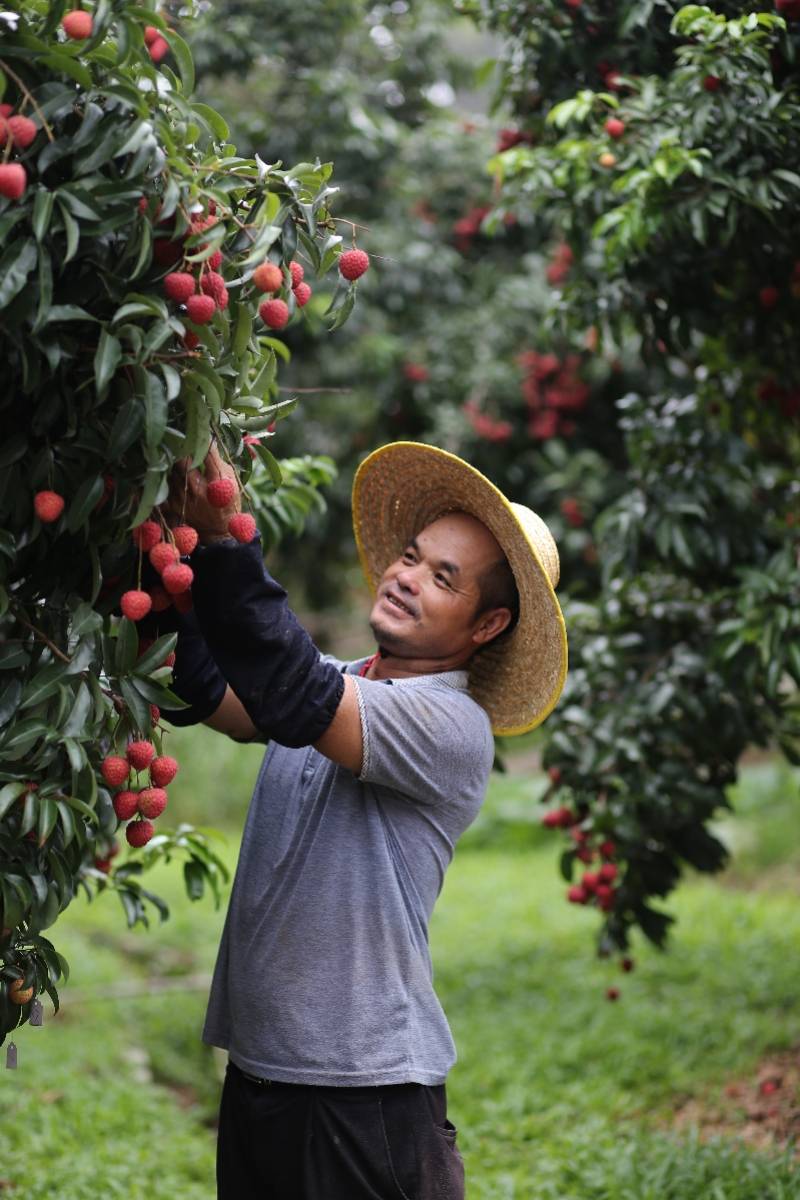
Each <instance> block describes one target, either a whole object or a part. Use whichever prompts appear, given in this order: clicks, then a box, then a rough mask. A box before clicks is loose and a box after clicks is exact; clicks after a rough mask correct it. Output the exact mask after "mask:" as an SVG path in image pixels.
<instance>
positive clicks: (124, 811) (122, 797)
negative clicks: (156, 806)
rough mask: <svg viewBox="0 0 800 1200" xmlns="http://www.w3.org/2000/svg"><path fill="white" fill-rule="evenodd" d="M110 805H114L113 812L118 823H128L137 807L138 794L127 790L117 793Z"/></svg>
mask: <svg viewBox="0 0 800 1200" xmlns="http://www.w3.org/2000/svg"><path fill="white" fill-rule="evenodd" d="M111 803H112V804H113V805H114V812H115V813H116V814H117V817H118V818H119V820H120V821H130V819H131V817H132V816H133V814H134V813H135V812H136V810H137V809H138V807H139V793H138V792H131V791H129V790H127V789H126V790H125V791H124V792H117V794H116V796H115V797H114V799H113V800H112V801H111Z"/></svg>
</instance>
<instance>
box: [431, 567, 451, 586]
mask: <svg viewBox="0 0 800 1200" xmlns="http://www.w3.org/2000/svg"><path fill="white" fill-rule="evenodd" d="M434 579H438V581H439V583H444V584H446V585H447V587H450V580H449V579H448V578H447V576H446V575H443V574H442V572H441V571H437V572H436V574H435V575H434Z"/></svg>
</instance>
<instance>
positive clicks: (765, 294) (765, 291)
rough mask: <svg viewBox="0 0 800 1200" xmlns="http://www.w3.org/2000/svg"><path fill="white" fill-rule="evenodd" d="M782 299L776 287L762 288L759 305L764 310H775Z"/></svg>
mask: <svg viewBox="0 0 800 1200" xmlns="http://www.w3.org/2000/svg"><path fill="white" fill-rule="evenodd" d="M780 297H781V294H780V292H779V291H778V289H777V288H776V287H772V285H768V286H767V287H762V288H761V289H760V290H759V293H758V303H759V304H760V305H761V307H762V308H766V309H770V308H774V307H775V305H776V304H777V303H778V301H779V300H780Z"/></svg>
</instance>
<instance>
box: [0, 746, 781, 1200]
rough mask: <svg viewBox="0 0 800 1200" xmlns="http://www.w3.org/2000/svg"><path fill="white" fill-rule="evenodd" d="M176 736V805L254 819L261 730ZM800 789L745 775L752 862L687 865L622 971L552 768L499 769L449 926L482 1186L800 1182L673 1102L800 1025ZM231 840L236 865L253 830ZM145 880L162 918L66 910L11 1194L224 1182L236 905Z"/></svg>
mask: <svg viewBox="0 0 800 1200" xmlns="http://www.w3.org/2000/svg"><path fill="white" fill-rule="evenodd" d="M180 738H181V739H182V742H181V747H180V748H177V735H176V738H175V742H174V743H173V746H172V752H176V753H177V754H178V756H179V758H180V759H181V762H182V770H181V775H180V776H179V780H180V787H178V786H177V784H176V785H175V786H174V787H173V789H171V791H173V792H174V793H175V796H174V799H173V801H172V802H171V803H172V809H171V811H172V812H173V813H175V815H176V816H178V817H180V818H183V819H194V820H197V821H198V822H206V821H209V820H213V819H215V818H214V814H215V812H218V813H220V814H223V813H224V814H225V815H226V816H227V817H228V819H232V818H233V816H234V815H236V816H237V818H238V819H239V820H240V819H241V808H242V805H241V798H242V796H243V795H246V793H247V792H248V790H249V787H250V786H251V784H252V780H253V778H254V777H255V772H256V770H257V767H258V761H259V758H260V754H261V750H260V749H258V748H254V747H246V748H242V747H237V746H235V745H233V744H232V743H231V744H228V743H226V742H224V741H223V740H222V739H219V738H211V737H208V736H204V735H203V734H200V735H198V734H196V733H194V734H188V733H185V732H182V733H181V734H180ZM797 785H798V773H797V772H788V771H786V770H780V769H778V768H776V767H774V766H772V765H771V764H763V765H759V766H758V767H756V768H753V769H751V770H749V771H748V772H747V774H746V779H745V782H744V783H743V784H742V785H740V786H739V787H738V788H737V789H736V793H735V796H734V799H735V803H736V812H737V815H736V816H735V818H731V820H729V821H726V822H724V823H723V824H722V825H721V827H720V832H721V833H722V835H723V836H724V837H726V838H728V839H729V840H730V841H731V842H732V843H733V844H735V845H738V846H739V847H740V850H741V854H740V855H739V856H737V859H736V865H735V868H734V869H733V870H732V871H730V872H728V873H727V874H726V876H724V877H722V878H721V879H720V880H716V881H714V880H706V879H700V878H694V879H691V880H689V881H687V882H686V883H685V884H684V886H683V887H682V889H681V890H680V891H679V893H678V894H677V896H676V897H675V898H674V901H673V902H672V904H671V905H670V908H671V909H672V911H674V912H675V913H676V915H677V916H678V925H677V927H676V930H675V934H674V937H673V939H672V944H671V949H670V951H669V952H668V953H667V954H665V955H662V954H658V953H657V952H656V951H653V950H651V949H649V948H645V947H637V948H636V950H635V957H636V962H637V966H636V970H635V971H634V972H633V973H632V974H630V975H623V974H622V973H621V972H620V970H619V967H618V965H617V964H616V963H614V962H612V961H610V960H608V961H605V962H601V961H598V960H597V959H596V958H595V957H594V955H593V948H592V932H593V929H594V920H593V917H592V914H591V913H588V912H586V911H585V910H578V909H576V908H575V907H574V906H571V905H568V904H566V903H565V902H564V900H563V890H564V889H563V883H562V882H561V881H560V880H559V878H558V876H557V874H556V870H555V859H556V855H557V851H558V844H559V843H558V838H557V836H554V835H551V834H546V833H544V832H543V831H541V830H540V829H539V828H538V826H537V824H536V820H535V817H536V797H537V796H538V795H539V794H540V792H541V790H542V788H543V782H542V780H541V779H540V778H537V777H532V778H525V777H522V776H514V775H509V776H505V777H496V778H495V779H494V780H493V782H492V788H491V795H490V798H489V801H488V802H487V806H486V809H485V811H484V813H483V814H482V816H481V818H480V819H479V821H478V822H477V823H476V825H475V826H474V827H473V829H472V830H471V831H470V832H469V834H468V835H467V837H466V838H465V839H464V841H463V842H462V845H461V846H460V847H459V850H458V853H457V855H456V861H455V863H454V864H453V867H452V868H451V870H450V872H449V874H448V878H447V882H446V884H445V890H444V893H443V896H442V898H441V900H440V903H439V906H438V907H437V910H436V913H435V916H434V921H433V925H432V931H431V935H432V948H433V957H434V963H435V965H436V983H437V989H438V991H439V994H440V996H441V998H442V1001H443V1004H444V1006H445V1009H446V1011H447V1013H448V1016H449V1018H450V1022H451V1025H452V1028H453V1032H454V1035H455V1038H456V1042H457V1044H458V1048H459V1062H458V1064H457V1066H456V1068H455V1069H454V1071H453V1073H452V1075H451V1077H450V1080H449V1084H448V1091H449V1097H450V1107H451V1113H452V1116H453V1119H454V1120H455V1122H456V1124H457V1125H458V1126H459V1128H460V1134H459V1141H460V1144H461V1146H462V1151H463V1153H464V1156H465V1159H466V1163H467V1171H468V1178H469V1197H470V1200H773V1198H774V1200H779V1198H780V1200H789V1198H790V1197H791V1198H794V1200H796V1198H797V1197H798V1196H800V1173H798V1172H797V1170H793V1168H792V1166H791V1163H790V1161H789V1160H787V1159H786V1158H783V1159H782V1158H781V1157H780V1156H776V1155H773V1156H770V1155H766V1154H763V1153H757V1152H755V1151H751V1150H746V1149H745V1148H743V1147H742V1146H740V1145H738V1144H737V1143H736V1142H735V1141H733V1140H729V1141H725V1140H720V1141H717V1142H713V1143H710V1144H706V1145H701V1144H699V1143H698V1142H697V1141H696V1140H694V1139H692V1138H691V1137H683V1138H678V1137H677V1136H674V1135H673V1134H672V1133H671V1131H670V1114H671V1111H672V1108H673V1106H674V1105H675V1104H676V1103H677V1102H678V1101H680V1100H681V1099H684V1098H687V1097H690V1096H701V1097H708V1098H709V1099H711V1100H713V1097H714V1095H715V1094H716V1093H717V1092H719V1089H720V1088H721V1087H722V1085H723V1083H724V1081H725V1080H726V1079H727V1078H729V1077H730V1076H731V1075H736V1076H737V1077H741V1076H743V1075H744V1076H746V1075H748V1073H750V1072H754V1071H755V1068H756V1064H757V1062H758V1059H759V1056H760V1055H762V1054H764V1053H765V1052H767V1051H770V1050H774V1049H780V1048H785V1047H788V1046H790V1045H792V1044H796V1043H797V1042H798V1041H800V1003H798V998H797V968H796V961H797V953H796V948H797V945H798V944H799V942H800V905H798V903H797V886H796V881H797V878H798V874H797V865H798V863H799V862H800V832H799V831H800V821H798V818H799V817H800V800H799V799H798V791H799V790H800V789H798V786H797ZM221 819H222V818H221V816H218V817H217V818H216V820H217V821H218V822H219V821H221ZM225 853H226V855H227V857H228V858H229V859H230V861H231V863H232V862H233V860H234V859H235V853H236V837H235V835H234V836H232V837H231V838H230V840H229V844H228V846H227V849H226V852H225ZM148 882H149V884H150V885H151V886H153V887H154V889H155V890H156V891H158V892H160V893H161V894H163V895H165V896H166V897H167V899H168V900H169V902H170V905H171V908H172V913H173V915H172V919H171V920H170V921H169V922H168V923H166V924H165V925H161V926H157V927H153V928H151V929H150V930H149V931H135V932H131V931H127V930H126V929H125V928H124V925H123V922H122V914H121V910H120V909H119V906H118V902H117V901H116V900H115V899H114V898H113V897H112V896H104V897H101V898H99V899H98V900H97V901H95V902H94V903H93V904H91V905H87V904H85V903H84V902H83V901H77V902H76V903H75V904H74V905H73V906H72V907H71V909H70V910H69V911H68V913H67V914H65V916H64V917H63V918H62V919H61V921H60V922H59V924H58V926H57V927H56V929H55V930H54V935H55V937H56V941H57V942H58V944H59V947H60V948H61V949H62V950H63V951H64V953H65V954H66V955H67V957H68V958H69V960H70V963H71V966H72V980H71V982H70V984H69V986H68V987H67V988H66V989H65V992H64V998H63V999H64V1007H63V1010H62V1013H61V1014H60V1015H59V1016H58V1017H53V1016H52V1015H51V1014H50V1013H49V1011H48V1013H47V1015H46V1024H45V1027H44V1028H43V1029H30V1028H26V1029H23V1030H22V1031H20V1033H19V1034H18V1036H17V1038H16V1041H17V1044H18V1047H19V1053H20V1068H19V1070H18V1071H17V1072H16V1073H15V1074H14V1073H11V1072H5V1071H4V1072H3V1073H2V1076H0V1082H1V1083H2V1091H1V1092H0V1097H2V1104H3V1107H2V1111H3V1118H4V1119H3V1120H2V1122H0V1181H3V1180H5V1181H9V1182H11V1183H13V1184H15V1185H16V1186H15V1187H14V1188H7V1189H6V1190H3V1194H4V1195H5V1194H6V1191H7V1192H8V1194H9V1195H11V1196H15V1195H17V1194H19V1195H20V1197H21V1196H22V1195H25V1197H26V1200H39V1198H42V1200H43V1198H44V1197H45V1196H47V1197H48V1198H49V1197H52V1196H54V1195H55V1196H57V1197H58V1200H83V1198H84V1197H96V1196H117V1195H119V1196H126V1197H129V1198H131V1200H137V1198H138V1197H141V1198H142V1200H145V1198H147V1200H153V1198H155V1200H159V1198H161V1197H164V1198H165V1200H167V1198H169V1200H173V1198H174V1197H180V1198H181V1200H200V1198H205V1200H212V1198H213V1196H214V1194H215V1189H214V1182H213V1180H214V1167H213V1158H214V1134H213V1127H212V1122H213V1115H214V1112H215V1109H216V1105H217V1101H218V1096H219V1063H218V1061H216V1060H215V1058H214V1056H213V1054H212V1052H211V1051H209V1050H208V1048H206V1047H204V1046H203V1045H202V1043H201V1041H200V1029H201V1025H202V1020H203V1014H204V1009H205V999H206V990H207V989H206V983H205V978H206V976H207V973H208V972H209V971H210V970H211V967H212V965H213V961H214V956H215V952H216V946H217V940H218V937H219V932H220V928H221V924H222V919H223V913H222V912H221V911H220V912H215V911H214V909H213V906H212V904H211V903H210V901H203V902H201V903H199V904H195V905H192V904H190V903H189V901H188V900H186V899H185V898H184V897H183V893H182V884H181V880H180V876H179V872H178V871H175V870H174V868H173V869H172V870H168V869H159V871H158V872H156V873H155V875H154V876H153V877H151V878H150V879H149V881H148ZM612 983H613V984H615V985H617V986H619V987H620V988H621V991H622V996H621V999H620V1000H619V1001H618V1002H617V1003H616V1004H612V1003H609V1002H608V1001H607V1000H606V999H605V989H606V987H607V986H608V985H609V984H612ZM48 1009H49V1006H48ZM12 1114H13V1115H12Z"/></svg>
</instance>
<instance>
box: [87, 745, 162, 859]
mask: <svg viewBox="0 0 800 1200" xmlns="http://www.w3.org/2000/svg"><path fill="white" fill-rule="evenodd" d="M100 770H101V772H102V775H103V778H104V779H105V781H106V783H107V784H108V785H109V787H113V788H120V789H121V790H120V791H118V792H116V794H115V795H114V799H113V804H114V812H115V813H116V814H117V817H118V818H119V820H120V821H128V822H129V824H128V825H127V826H126V829H125V837H126V839H127V842H128V845H129V846H133V847H134V848H138V847H140V846H146V845H147V843H148V842H149V841H150V839H151V837H152V836H153V834H154V833H155V829H154V827H153V821H155V820H156V818H157V817H160V816H161V814H162V813H163V811H164V809H165V808H166V807H167V792H166V788H167V785H168V784H170V783H171V782H172V780H173V779H174V778H175V776H176V775H177V773H178V764H177V762H176V760H175V759H174V758H171V757H170V755H168V754H161V755H158V756H157V755H156V748H155V746H154V745H153V743H152V742H148V741H145V740H140V741H133V742H128V745H127V748H126V750H125V757H124V758H123V757H122V755H118V754H109V755H107V756H106V757H105V758H104V759H103V762H102V764H101V766H100ZM132 771H133V772H136V776H137V780H136V782H137V786H136V788H135V789H134V788H130V787H125V786H123V785H125V784H128V783H129V782H130V777H131V772H132ZM143 771H148V772H149V784H148V786H146V787H140V786H139V783H140V782H141V780H140V779H139V775H140V773H141V772H143Z"/></svg>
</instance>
